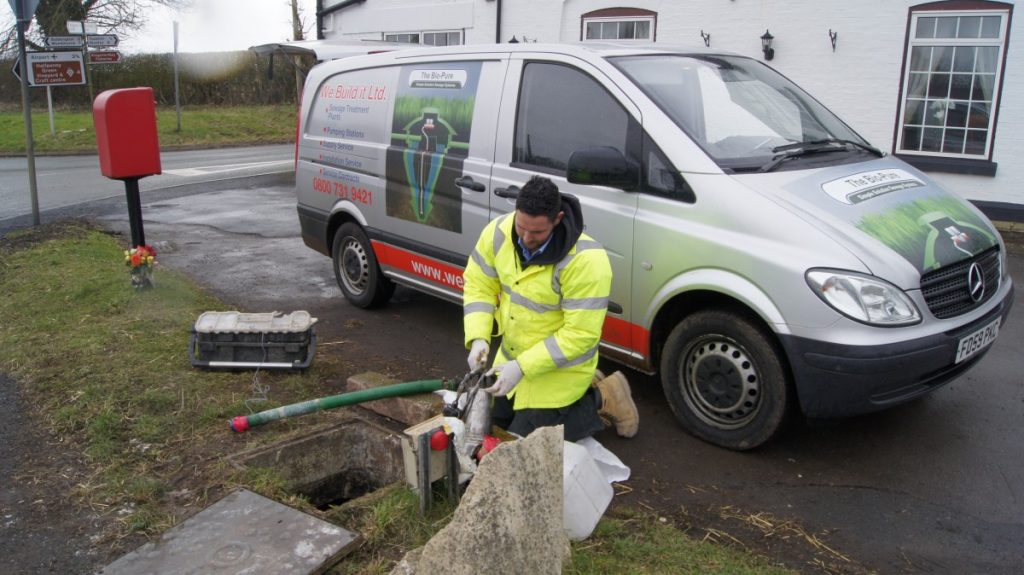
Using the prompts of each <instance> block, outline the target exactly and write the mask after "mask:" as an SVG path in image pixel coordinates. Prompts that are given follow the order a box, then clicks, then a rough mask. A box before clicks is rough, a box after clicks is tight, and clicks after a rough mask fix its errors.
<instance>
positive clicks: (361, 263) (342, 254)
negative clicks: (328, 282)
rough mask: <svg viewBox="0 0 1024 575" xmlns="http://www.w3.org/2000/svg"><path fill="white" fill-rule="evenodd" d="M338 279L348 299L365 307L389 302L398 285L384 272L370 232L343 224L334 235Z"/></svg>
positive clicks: (335, 268) (335, 276)
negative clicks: (368, 234)
mask: <svg viewBox="0 0 1024 575" xmlns="http://www.w3.org/2000/svg"><path fill="white" fill-rule="evenodd" d="M331 253H333V254H334V278H335V279H336V280H338V287H340V288H341V293H342V294H344V296H345V299H347V300H348V301H350V302H352V305H354V306H356V307H361V308H370V307H377V306H380V305H383V304H385V303H387V301H388V300H389V299H391V295H392V294H394V293H395V284H394V282H392V281H391V280H389V279H388V278H387V277H385V276H384V274H383V273H382V272H381V271H380V266H379V265H377V256H376V254H374V253H373V246H371V245H370V240H369V238H367V237H366V233H365V232H363V229H362V228H360V227H359V226H358V225H356V224H354V223H352V222H348V223H345V224H342V226H341V228H339V229H338V233H336V234H334V249H333V250H332V252H331Z"/></svg>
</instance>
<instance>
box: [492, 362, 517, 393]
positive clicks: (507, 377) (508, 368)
mask: <svg viewBox="0 0 1024 575" xmlns="http://www.w3.org/2000/svg"><path fill="white" fill-rule="evenodd" d="M495 373H497V374H498V381H496V382H494V385H492V386H491V387H488V388H487V389H485V390H484V391H486V392H487V393H489V394H491V395H497V396H499V397H505V396H506V395H508V392H510V391H512V388H514V387H515V386H517V385H519V380H521V379H523V369H522V368H521V367H519V362H518V361H516V360H512V361H510V362H508V363H504V364H501V365H496V366H494V367H492V368H491V370H490V371H488V372H487V375H494V374H495Z"/></svg>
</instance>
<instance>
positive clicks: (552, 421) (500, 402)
mask: <svg viewBox="0 0 1024 575" xmlns="http://www.w3.org/2000/svg"><path fill="white" fill-rule="evenodd" d="M600 407H601V392H600V391H598V390H597V388H596V387H591V388H590V389H588V390H587V392H586V393H584V394H583V397H581V398H579V399H578V400H576V403H572V404H570V405H567V406H565V407H558V408H551V409H520V410H513V409H512V401H511V400H509V398H507V397H495V398H494V404H493V405H492V406H491V419H492V421H493V422H494V425H497V426H498V427H500V428H502V429H504V430H506V431H510V432H512V433H515V434H516V435H520V436H522V437H526V436H527V435H529V434H530V433H531V432H532V431H533V430H535V429H537V428H538V427H548V426H552V425H562V426H564V430H563V431H564V435H565V440H566V441H578V440H580V439H583V438H584V437H590V436H591V435H594V434H595V433H597V432H598V431H601V430H602V429H604V424H603V423H601V418H600V417H598V415H597V411H598V409H600Z"/></svg>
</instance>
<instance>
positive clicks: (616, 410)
mask: <svg viewBox="0 0 1024 575" xmlns="http://www.w3.org/2000/svg"><path fill="white" fill-rule="evenodd" d="M594 387H596V388H597V389H598V391H600V392H601V408H600V409H599V410H598V412H597V414H598V415H599V416H600V417H601V421H603V422H604V423H605V425H614V426H615V432H616V433H618V434H619V437H633V436H634V435H636V432H637V428H639V427H640V414H639V413H638V412H637V410H636V404H635V403H633V395H632V393H631V392H630V390H629V382H628V381H626V376H625V375H622V372H621V371H616V372H615V373H613V374H611V375H609V376H608V377H606V378H604V379H602V380H601V381H598V382H597V383H595V384H594Z"/></svg>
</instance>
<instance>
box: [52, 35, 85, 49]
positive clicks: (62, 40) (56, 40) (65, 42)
mask: <svg viewBox="0 0 1024 575" xmlns="http://www.w3.org/2000/svg"><path fill="white" fill-rule="evenodd" d="M46 46H47V47H48V48H81V47H82V46H85V39H84V38H82V37H81V36H47V37H46Z"/></svg>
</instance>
